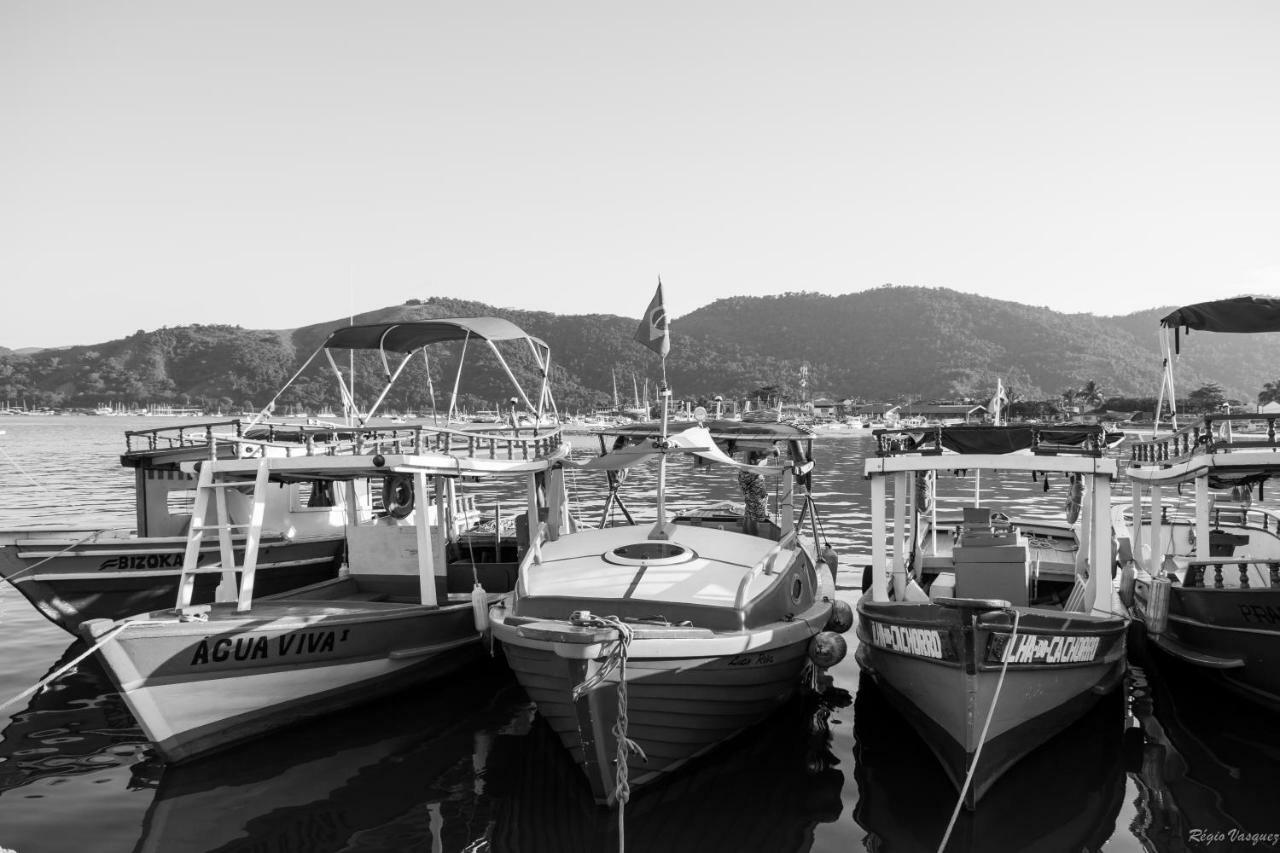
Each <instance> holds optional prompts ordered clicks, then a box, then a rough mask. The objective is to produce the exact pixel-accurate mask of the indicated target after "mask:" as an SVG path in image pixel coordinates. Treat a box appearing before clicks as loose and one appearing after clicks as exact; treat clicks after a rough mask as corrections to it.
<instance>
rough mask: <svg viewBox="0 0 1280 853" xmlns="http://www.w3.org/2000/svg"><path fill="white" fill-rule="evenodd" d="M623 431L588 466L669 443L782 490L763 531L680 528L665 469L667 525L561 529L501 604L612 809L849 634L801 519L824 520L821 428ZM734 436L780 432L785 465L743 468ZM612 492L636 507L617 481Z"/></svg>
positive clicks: (591, 781) (773, 698)
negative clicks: (817, 488) (834, 624)
mask: <svg viewBox="0 0 1280 853" xmlns="http://www.w3.org/2000/svg"><path fill="white" fill-rule="evenodd" d="M612 432H613V433H614V435H616V436H617V437H619V438H621V441H618V442H614V443H611V444H612V445H613V448H612V449H610V450H609V451H608V452H606V453H604V454H603V455H602V456H600V457H599V458H597V459H595V460H592V461H591V462H589V463H587V464H586V467H589V468H599V469H604V470H608V471H616V470H619V469H622V468H626V467H629V466H631V465H635V464H639V463H641V462H643V461H645V460H651V459H652V458H653V457H655V456H657V457H659V465H660V466H663V467H664V468H665V459H666V455H667V453H668V452H692V453H695V454H696V455H698V456H700V457H702V458H704V459H706V460H708V461H713V462H716V463H719V465H720V466H723V467H724V469H725V470H730V471H731V470H734V469H746V470H748V471H752V472H757V473H761V474H763V475H769V476H776V477H779V478H780V480H781V485H780V489H781V494H782V495H783V497H782V499H781V501H780V505H779V506H778V507H777V513H776V516H775V517H774V518H773V519H771V520H769V521H768V522H766V521H761V522H760V523H759V524H758V525H757V534H756V535H748V534H747V533H744V532H743V530H744V524H743V518H742V517H741V516H734V515H726V514H720V513H713V514H710V515H706V514H696V513H691V514H689V515H687V516H683V517H677V518H676V519H675V521H674V522H672V521H669V520H667V519H666V518H665V512H664V509H663V494H664V489H665V476H664V473H665V472H664V471H660V473H659V482H660V485H659V489H658V506H659V511H658V518H659V520H658V522H657V523H656V524H655V525H647V524H646V525H637V524H626V525H622V526H617V527H602V528H599V529H594V530H585V529H580V530H578V531H577V532H574V533H566V532H565V530H564V528H563V526H562V525H561V526H560V527H559V529H558V530H557V529H556V527H555V526H553V527H552V528H551V529H550V530H549V532H548V536H547V541H545V542H543V543H542V545H541V546H540V547H539V548H538V549H536V550H534V551H531V552H530V554H529V555H527V556H526V559H525V561H524V564H523V565H522V566H521V573H520V580H519V582H518V585H517V589H516V593H515V595H514V597H513V598H512V599H511V601H510V602H509V603H504V604H502V605H499V606H498V607H497V608H495V609H494V610H493V611H491V615H492V619H493V632H494V636H495V637H496V638H497V639H499V640H500V641H501V644H502V648H503V651H504V652H505V654H506V657H507V661H508V662H509V663H510V665H511V668H512V670H514V672H515V674H516V678H517V679H518V680H519V681H520V683H521V685H522V686H523V687H524V688H525V690H526V692H528V694H529V696H530V697H531V698H532V699H533V700H534V702H535V703H536V704H537V707H538V712H539V714H541V715H542V717H543V718H544V719H545V720H546V721H547V722H548V723H549V724H550V726H551V727H552V729H554V730H555V732H556V734H557V735H558V736H559V738H560V741H561V743H563V745H564V747H565V748H566V749H567V750H568V752H569V754H570V756H571V757H572V758H573V760H574V761H575V762H576V763H577V764H578V765H579V766H580V767H581V768H582V770H583V772H584V773H585V775H586V778H587V782H588V785H589V788H590V790H591V793H592V796H593V797H594V799H595V800H596V802H598V803H600V804H604V805H613V804H615V803H618V802H625V801H626V798H627V796H628V795H629V792H630V790H631V789H632V788H634V787H636V786H639V785H647V784H650V783H653V782H655V781H657V780H659V779H661V778H663V777H664V776H666V775H668V774H670V773H671V772H672V771H675V770H676V769H677V768H679V767H681V766H682V765H684V764H685V763H686V762H688V761H690V760H691V759H693V758H695V757H697V756H699V755H701V754H703V753H706V752H708V751H709V750H712V749H713V748H715V747H716V746H718V745H720V744H721V743H723V742H724V741H726V740H727V739H729V738H731V737H733V736H734V735H736V734H738V733H739V732H741V731H743V730H744V729H746V728H748V727H750V726H752V725H753V724H755V723H757V722H759V721H761V720H763V719H764V718H765V717H767V716H768V715H769V714H770V713H771V712H772V711H774V710H775V709H776V708H778V707H779V705H781V704H782V703H784V702H785V701H786V700H787V699H788V697H790V696H792V695H793V693H794V692H795V690H796V689H797V687H798V685H799V683H800V679H801V673H802V671H804V670H805V667H806V665H807V664H808V663H809V661H810V658H811V652H812V651H814V649H815V637H820V639H819V641H818V643H817V646H818V647H821V649H822V650H826V651H830V650H832V649H834V650H835V651H832V652H831V654H830V655H829V656H824V654H823V653H821V651H820V652H819V653H818V654H817V657H818V658H819V659H821V660H822V661H823V665H830V664H832V663H834V662H836V661H838V660H839V657H840V656H842V655H843V648H844V643H843V638H842V637H839V636H838V634H833V633H830V632H825V633H824V629H825V628H826V627H827V625H828V623H829V621H830V620H831V614H832V610H833V602H834V584H833V572H831V571H829V570H828V568H827V567H826V566H824V565H822V564H818V563H816V562H815V559H814V556H813V551H812V548H811V546H810V545H809V544H808V543H806V542H805V541H803V539H802V536H801V530H800V529H799V528H798V527H797V524H796V509H797V508H796V504H797V503H799V504H800V509H801V510H802V514H804V515H806V516H807V517H808V518H809V519H810V520H811V521H812V519H813V518H814V515H813V513H814V511H815V507H814V505H813V502H812V499H811V497H810V496H809V491H808V482H809V470H810V468H811V466H812V463H811V462H810V461H809V453H808V449H809V440H810V437H811V436H810V434H809V433H808V432H807V431H804V430H800V429H797V428H795V427H791V426H789V425H787V424H780V423H777V422H774V423H767V424H753V423H740V422H717V425H716V427H715V429H712V430H709V429H708V428H706V427H697V426H694V427H690V428H687V429H685V430H683V431H681V432H679V433H677V434H674V435H671V436H669V437H668V438H667V440H666V441H663V440H662V439H661V434H662V433H663V432H665V429H664V428H662V427H659V426H657V425H654V424H646V425H632V426H628V427H619V428H614V429H613V430H612ZM655 438H656V439H657V440H655ZM728 442H732V443H733V445H735V446H736V448H737V449H738V450H741V451H744V452H745V451H746V450H747V449H749V448H762V449H763V448H772V447H773V446H774V443H775V442H777V443H778V444H779V445H780V446H782V447H784V448H785V451H784V452H785V459H786V464H784V465H778V466H763V465H759V466H747V465H742V464H741V463H737V462H735V461H734V460H732V459H731V458H730V457H729V456H728V455H726V454H725V453H724V452H723V451H721V450H720V449H719V447H718V446H717V445H726V444H727V443H728ZM602 444H604V440H603V439H602ZM664 448H665V449H664ZM797 481H799V483H800V484H801V486H800V494H799V495H798V496H797V495H796V494H795V484H796V482H797ZM610 488H611V491H610V500H611V501H618V503H619V504H620V506H622V507H623V509H624V512H626V510H625V504H623V503H622V502H621V501H620V499H619V495H618V494H617V492H618V488H619V486H618V480H617V478H616V477H611V478H610ZM607 515H608V511H607V510H606V516H607ZM626 517H627V518H628V519H630V518H631V516H630V513H629V512H626ZM846 615H847V610H846ZM843 627H845V628H847V627H848V622H847V621H846V622H845V623H844V626H843ZM820 635H821V636H820Z"/></svg>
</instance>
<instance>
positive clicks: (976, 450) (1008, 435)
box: [875, 424, 1106, 456]
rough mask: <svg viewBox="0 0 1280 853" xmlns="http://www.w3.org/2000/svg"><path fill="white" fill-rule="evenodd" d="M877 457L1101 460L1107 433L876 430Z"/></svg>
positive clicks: (1077, 427)
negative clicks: (995, 456) (1039, 456)
mask: <svg viewBox="0 0 1280 853" xmlns="http://www.w3.org/2000/svg"><path fill="white" fill-rule="evenodd" d="M875 436H876V441H877V444H878V450H877V455H879V456H897V455H900V454H906V453H917V454H939V453H942V452H943V451H944V450H945V451H949V452H951V453H963V454H984V455H989V454H1001V453H1019V452H1024V451H1031V452H1033V453H1038V454H1059V453H1068V454H1075V455H1085V456H1101V455H1102V452H1103V450H1104V447H1105V444H1106V432H1105V430H1104V429H1103V427H1102V425H1101V424H1072V425H1070V426H1066V425H1063V426H1056V427H1055V426H985V425H982V426H977V425H957V426H937V427H925V428H923V429H901V430H876V431H875Z"/></svg>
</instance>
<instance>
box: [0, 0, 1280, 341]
mask: <svg viewBox="0 0 1280 853" xmlns="http://www.w3.org/2000/svg"><path fill="white" fill-rule="evenodd" d="M1278 38H1280V3H1276V2H1273V0H1258V2H1235V1H1234V0H1221V1H1220V2H1218V1H1217V0H1215V1H1214V2H1210V0H1204V2H1180V0H1121V2H1116V0H1101V2H1098V1H1096V0H1072V2H1040V0H1011V1H1010V2H999V1H998V0H993V1H992V2H962V3H958V2H954V0H914V1H913V0H904V2H889V0H881V2H875V3H870V2H862V0H831V2H805V0H799V2H796V1H795V0H789V2H756V0H733V2H728V1H727V0H725V2H721V0H716V1H715V2H710V0H708V1H707V2H689V0H675V2H668V0H646V2H643V3H626V4H624V3H609V2H586V0H581V1H580V2H576V3H568V2H554V0H539V2H527V0H522V2H453V3H444V2H436V0H416V2H374V3H353V2H328V0H304V1H302V2H280V1H279V0H252V2H248V1H247V0H227V2H218V3H207V2H205V3H196V2H187V0H164V2H149V3H141V2H125V0H79V2H62V0H30V2H26V0H0V117H3V118H2V119H0V121H2V127H3V131H2V132H0V287H2V291H0V292H3V310H0V346H7V347H10V348H15V349H16V348H21V347H32V346H39V347H44V346H61V345H71V344H89V343H99V342H103V341H108V340H113V339H115V338H119V337H123V336H125V335H128V334H132V333H133V332H134V331H136V330H138V329H145V330H152V329H156V328H160V327H162V326H180V325H186V324H190V323H226V324H233V325H239V326H243V327H246V328H264V329H282V328H294V327H298V326H304V325H308V324H311V323H318V322H323V321H327V320H332V319H334V318H336V317H344V316H347V315H348V314H350V313H353V312H356V313H358V312H361V311H369V310H373V309H377V308H381V307H385V306H388V305H395V304H399V303H402V302H404V301H406V300H408V299H415V298H416V299H424V298H427V297H430V296H454V297H463V298H469V299H476V300H480V301H483V302H486V303H489V304H491V305H494V306H497V307H511V308H522V309H534V310H543V311H553V312H556V313H560V314H579V313H611V314H621V315H624V316H629V317H638V316H639V315H640V314H641V312H642V311H643V310H644V309H645V306H646V305H647V304H648V300H649V298H650V296H651V295H652V293H653V289H654V285H655V283H656V281H657V278H658V276H661V277H662V281H663V289H664V292H665V297H666V307H667V309H668V314H669V315H670V316H672V317H674V318H675V323H676V328H678V321H679V317H680V316H681V315H682V314H686V313H688V312H690V311H693V310H695V309H697V308H699V307H701V306H703V305H706V304H708V303H710V302H712V301H714V300H716V299H721V298H725V297H730V296H735V295H768V294H778V293H785V292H790V291H817V292H821V293H831V294H841V293H850V292H855V291H862V290H866V289H869V288H873V287H878V286H881V285H884V284H887V283H892V284H897V285H918V286H927V287H948V288H953V289H955V290H960V291H964V292H967V293H977V294H982V295H985V296H990V297H994V298H998V299H1008V300H1013V301H1016V302H1022V303H1025V304H1029V305H1038V306H1046V307H1049V308H1052V309H1055V310H1059V311H1065V312H1072V313H1076V312H1087V313H1094V314H1107V315H1111V314H1124V313H1129V312H1131V311H1136V310H1141V309H1145V308H1152V307H1155V306H1159V305H1169V304H1185V303H1191V302H1200V301H1204V300H1206V299H1213V298H1217V297H1220V296H1232V295H1237V294H1241V293H1255V294H1268V295H1277V294H1280V240H1278V239H1277V237H1278V235H1280V109H1277V108H1276V103H1277V102H1276V86H1277V82H1278V81H1280V51H1278V50H1276V49H1275V45H1276V43H1277V39H1278Z"/></svg>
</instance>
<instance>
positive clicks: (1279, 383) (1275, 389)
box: [1258, 379, 1280, 406]
mask: <svg viewBox="0 0 1280 853" xmlns="http://www.w3.org/2000/svg"><path fill="white" fill-rule="evenodd" d="M1267 403H1280V379H1273V380H1271V381H1270V382H1267V383H1266V384H1264V385H1263V386H1262V390H1261V391H1259V392H1258V405H1259V406H1265V405H1266V404H1267Z"/></svg>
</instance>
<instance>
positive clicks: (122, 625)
mask: <svg viewBox="0 0 1280 853" xmlns="http://www.w3.org/2000/svg"><path fill="white" fill-rule="evenodd" d="M133 624H136V623H134V622H121V623H120V624H119V625H117V626H116V627H114V628H112V629H111V630H110V631H108V632H107V633H105V634H103V635H102V639H100V640H98V642H96V643H94V644H93V645H92V646H90V647H89V648H88V649H87V650H85V652H84V653H83V654H80V655H77V656H76V657H75V658H74V659H72V661H71V662H70V663H68V664H66V665H65V666H62V667H59V668H58V669H57V671H55V672H53V673H52V674H50V675H46V676H45V677H44V678H42V679H40V680H39V681H37V682H36V683H35V684H33V685H31V686H30V687H28V688H27V689H26V690H23V691H22V692H21V693H19V694H18V695H17V696H14V697H13V698H12V699H10V700H8V701H7V702H4V703H2V704H0V711H3V710H4V709H5V708H8V707H9V706H10V705H12V704H13V703H14V702H17V701H18V700H19V699H22V698H24V697H26V696H30V695H31V694H32V693H35V692H36V691H37V690H39V689H40V688H42V687H44V686H45V685H47V684H48V683H49V682H50V681H53V680H54V679H56V678H58V677H59V676H61V675H62V674H63V673H65V672H66V671H67V670H69V669H71V668H72V667H74V666H75V665H76V664H78V663H80V661H82V660H84V659H85V658H87V657H88V656H89V655H91V654H93V653H94V652H96V651H97V650H98V649H99V648H101V647H102V646H104V645H106V643H107V641H108V640H112V639H115V637H116V635H117V634H119V633H120V632H121V631H123V630H124V629H125V628H128V627H129V626H130V625H133Z"/></svg>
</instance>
